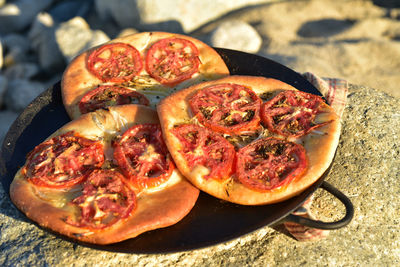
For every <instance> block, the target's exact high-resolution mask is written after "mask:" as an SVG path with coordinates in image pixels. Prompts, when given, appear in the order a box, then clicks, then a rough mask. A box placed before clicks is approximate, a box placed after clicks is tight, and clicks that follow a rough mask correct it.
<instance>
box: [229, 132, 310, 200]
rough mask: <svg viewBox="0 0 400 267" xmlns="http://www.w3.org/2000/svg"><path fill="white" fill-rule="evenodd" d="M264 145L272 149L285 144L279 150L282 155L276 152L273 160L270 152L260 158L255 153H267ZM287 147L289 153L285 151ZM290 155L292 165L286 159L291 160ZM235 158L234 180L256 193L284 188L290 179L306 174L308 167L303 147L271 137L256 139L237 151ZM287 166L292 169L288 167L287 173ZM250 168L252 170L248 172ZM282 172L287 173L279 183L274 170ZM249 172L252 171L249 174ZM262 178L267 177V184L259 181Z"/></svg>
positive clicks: (262, 179)
mask: <svg viewBox="0 0 400 267" xmlns="http://www.w3.org/2000/svg"><path fill="white" fill-rule="evenodd" d="M265 144H266V145H268V144H271V146H270V147H272V148H273V145H278V146H279V145H280V144H282V145H287V147H286V148H285V150H283V151H282V153H283V152H284V154H282V156H281V155H279V153H277V154H278V156H276V157H275V155H274V154H273V153H272V154H271V153H269V152H267V153H265V152H264V153H265V154H264V157H262V156H260V154H259V153H258V152H257V150H260V151H261V150H262V149H265V150H268V146H265V147H264V148H263V145H265ZM287 148H288V149H289V151H287V150H286V149H287ZM289 154H291V155H289ZM292 154H294V158H295V159H296V160H297V161H296V162H291V160H290V158H289V159H288V157H293V155H292ZM286 156H287V157H286ZM236 159H237V160H236V176H237V179H238V181H239V182H240V183H242V184H243V185H244V186H246V187H248V188H250V189H252V190H255V191H259V192H266V191H271V190H277V189H280V188H282V187H284V186H286V185H288V184H289V183H290V182H292V181H293V180H295V179H297V178H299V177H301V176H302V175H303V174H304V173H305V172H306V170H307V166H308V160H307V156H306V150H305V148H304V147H303V146H301V145H299V144H296V143H292V142H289V141H285V140H283V139H279V138H275V137H268V138H263V139H259V140H257V141H255V142H253V143H251V144H249V145H247V146H245V147H242V148H241V149H239V151H238V152H237V157H236ZM268 160H269V162H268ZM254 162H255V163H254ZM246 164H247V165H246ZM285 164H286V165H285ZM289 164H291V165H293V166H292V168H290V166H289V167H288V171H287V169H286V168H285V167H286V166H287V165H289ZM274 165H275V166H274ZM276 165H277V166H276ZM282 165H283V166H282ZM250 166H251V167H252V168H251V169H250ZM269 166H270V167H269ZM282 169H283V170H284V171H283V173H286V172H288V173H287V174H286V176H285V177H284V179H282V180H281V179H280V177H279V176H278V174H277V173H276V171H278V170H280V171H282ZM252 170H254V171H253V172H252ZM265 176H268V181H265V179H264V178H263V177H265ZM271 176H272V177H271ZM276 176H278V177H276Z"/></svg>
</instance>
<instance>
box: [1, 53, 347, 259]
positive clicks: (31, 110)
mask: <svg viewBox="0 0 400 267" xmlns="http://www.w3.org/2000/svg"><path fill="white" fill-rule="evenodd" d="M216 50H217V51H218V53H219V54H220V55H221V56H222V58H223V59H224V61H225V62H226V64H227V65H228V67H229V69H230V71H231V74H238V75H253V76H265V77H271V78H276V79H279V80H282V81H284V82H286V83H288V84H291V85H293V86H295V87H296V88H298V89H300V90H303V91H305V92H309V93H313V94H317V95H320V93H319V91H318V90H317V89H316V88H315V87H314V86H313V85H312V84H310V83H309V82H308V81H307V80H305V79H304V78H303V77H302V76H301V75H300V74H298V73H297V72H294V71H293V70H291V69H289V68H287V67H285V66H283V65H281V64H278V63H276V62H274V61H272V60H269V59H266V58H264V57H260V56H256V55H252V54H247V53H243V52H238V51H234V50H228V49H220V48H216ZM69 120H70V119H69V117H68V115H67V113H66V111H65V109H64V107H63V105H62V100H61V88H60V83H57V84H55V85H54V86H52V87H50V88H49V89H47V90H46V91H44V92H43V93H42V94H41V95H40V96H38V97H37V98H36V99H35V100H34V101H33V102H32V103H31V104H30V105H28V106H27V107H26V109H25V110H24V111H23V112H22V113H21V114H20V116H19V117H18V118H17V119H16V120H15V122H14V123H13V124H12V126H11V127H10V129H9V131H8V133H7V134H6V137H5V139H4V142H3V145H2V147H1V154H0V156H1V157H0V175H1V182H2V184H3V187H4V189H5V191H6V192H7V193H8V194H9V187H10V184H11V182H12V179H13V177H14V175H15V173H16V172H17V170H18V169H19V167H20V166H22V165H23V164H24V162H25V156H26V154H27V153H28V152H29V151H31V150H32V149H33V148H34V147H35V146H36V145H38V144H39V143H41V142H42V141H43V140H44V139H45V138H47V137H48V136H49V135H50V134H52V133H53V132H54V131H56V130H57V129H58V128H60V127H61V126H63V125H64V124H65V123H67V122H68V121H69ZM328 171H329V170H327V171H326V172H325V174H324V175H322V176H321V177H320V178H319V179H318V181H317V182H315V183H314V184H313V185H312V186H310V187H309V188H308V189H306V190H305V191H303V192H302V193H301V194H300V195H298V196H296V197H293V198H291V199H289V200H286V201H284V202H280V203H277V204H273V205H264V206H241V205H236V204H232V203H228V202H225V201H221V200H218V199H216V198H214V197H211V196H209V195H207V194H205V193H201V194H200V196H199V199H198V201H197V203H196V205H195V207H194V208H193V210H192V211H191V212H190V213H189V214H188V215H187V216H186V217H185V218H184V219H183V220H181V221H180V222H179V223H177V224H175V225H173V226H170V227H167V228H164V229H158V230H154V231H150V232H147V233H144V234H142V235H140V236H138V237H136V238H133V239H129V240H126V241H123V242H120V243H116V244H112V245H106V246H97V245H91V244H84V243H80V242H77V241H75V240H71V239H68V238H66V237H63V236H60V237H61V238H64V239H67V240H69V241H71V242H76V243H79V244H82V245H85V246H89V247H92V248H96V249H101V250H107V251H114V252H126V253H167V252H178V251H186V250H192V249H197V248H202V247H206V246H210V245H215V244H218V243H221V242H225V241H229V240H232V239H234V238H238V237H240V236H242V235H245V234H247V233H250V232H252V231H255V230H257V229H259V228H261V227H265V226H272V225H274V224H277V223H280V222H283V221H293V222H297V223H301V224H303V225H306V226H311V227H314V228H320V229H338V228H341V227H343V226H345V225H347V224H348V223H349V222H350V221H351V219H352V217H353V213H354V210H353V206H352V203H351V201H350V200H349V199H348V198H347V197H346V196H345V195H343V194H342V193H341V192H340V191H339V190H337V189H336V188H334V187H333V186H331V185H330V184H328V183H327V182H325V181H324V178H325V176H326V175H327V173H328ZM319 187H321V188H323V189H325V190H327V191H328V192H330V193H331V194H333V195H334V196H335V197H337V198H338V199H339V200H340V201H341V202H342V203H343V204H344V205H345V207H346V214H345V216H344V217H343V218H342V219H341V220H339V221H336V222H329V223H325V222H321V221H314V220H309V219H305V218H303V217H299V216H296V215H293V214H291V213H292V212H293V211H295V210H296V209H297V208H298V207H300V206H301V205H302V203H303V202H304V201H305V200H306V199H307V198H308V197H309V196H311V194H312V193H313V192H314V191H315V190H316V189H317V188H319ZM55 234H56V233H55Z"/></svg>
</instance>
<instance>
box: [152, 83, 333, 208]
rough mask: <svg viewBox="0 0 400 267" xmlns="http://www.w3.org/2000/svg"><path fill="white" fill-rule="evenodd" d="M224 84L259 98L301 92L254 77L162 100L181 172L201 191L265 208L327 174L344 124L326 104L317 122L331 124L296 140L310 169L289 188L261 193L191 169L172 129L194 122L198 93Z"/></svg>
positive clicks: (168, 140)
mask: <svg viewBox="0 0 400 267" xmlns="http://www.w3.org/2000/svg"><path fill="white" fill-rule="evenodd" d="M221 83H236V84H241V85H245V86H248V87H250V88H251V89H252V90H253V91H255V92H256V94H258V95H262V94H265V93H269V92H271V93H272V94H276V93H278V92H281V91H282V90H297V89H295V88H294V87H292V86H290V85H288V84H286V83H283V82H281V81H279V80H275V79H269V78H264V77H254V76H230V77H226V78H222V79H219V80H215V81H209V82H205V83H201V84H197V85H194V86H191V87H189V88H187V89H184V90H182V91H179V92H176V93H175V94H173V95H171V96H169V97H167V98H165V99H164V100H162V101H161V102H160V104H159V106H158V107H157V111H158V114H159V118H160V122H161V127H162V129H163V133H164V139H165V141H166V144H167V147H168V148H169V150H170V153H171V155H172V157H173V158H174V161H175V163H176V165H177V167H178V168H179V170H180V171H181V172H182V174H183V175H184V176H185V177H186V178H187V179H189V180H190V181H191V182H192V183H193V184H194V185H195V186H196V187H197V188H199V189H200V190H202V191H205V192H207V193H209V194H211V195H213V196H215V197H217V198H220V199H224V200H227V201H230V202H234V203H238V204H243V205H263V204H272V203H276V202H280V201H283V200H286V199H288V198H291V197H293V196H295V195H298V194H300V193H301V192H302V191H304V190H305V189H306V188H308V187H309V186H311V185H312V184H313V183H314V182H316V181H317V180H318V179H319V178H320V177H321V176H322V175H323V174H324V172H325V171H326V170H327V168H328V167H329V166H330V164H331V162H332V160H333V157H334V155H335V151H336V147H337V145H338V142H339V136H340V120H339V118H338V116H337V115H336V113H335V112H334V111H333V109H332V108H330V107H329V106H328V105H326V104H325V103H324V104H323V105H324V110H326V111H327V113H322V114H320V115H317V118H316V120H321V121H331V122H330V123H328V124H326V125H324V126H322V127H319V128H317V130H315V131H313V132H311V133H309V134H307V135H306V136H304V137H302V138H299V139H298V140H296V142H300V143H301V144H302V145H303V146H304V147H305V149H306V155H307V158H308V168H307V170H306V172H305V174H304V175H303V176H301V177H299V178H297V179H295V180H293V181H292V182H291V183H289V184H288V185H287V186H283V187H280V188H277V189H273V190H270V191H264V192H261V191H256V190H252V189H250V188H247V187H245V186H244V185H242V184H241V183H240V182H238V181H237V179H236V177H235V175H232V176H231V177H230V178H229V179H228V180H225V181H223V182H220V181H218V180H214V179H204V178H203V177H204V176H205V175H207V174H208V170H207V169H206V167H204V166H199V165H198V166H195V167H194V168H193V169H192V168H190V167H189V166H188V164H187V162H186V160H185V158H184V157H183V155H182V154H181V153H180V152H179V150H180V148H181V147H182V145H181V144H180V142H179V140H178V139H177V138H176V137H175V136H174V135H173V134H172V132H171V129H173V127H174V126H175V125H180V124H185V123H191V122H193V120H192V119H191V118H192V114H190V108H189V105H188V100H189V99H190V97H191V96H192V95H193V94H194V93H195V92H197V91H198V90H199V89H201V88H205V87H207V86H210V85H213V84H221Z"/></svg>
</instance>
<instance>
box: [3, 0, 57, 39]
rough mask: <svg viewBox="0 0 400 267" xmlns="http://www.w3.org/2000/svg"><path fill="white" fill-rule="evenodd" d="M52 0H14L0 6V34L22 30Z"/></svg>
mask: <svg viewBox="0 0 400 267" xmlns="http://www.w3.org/2000/svg"><path fill="white" fill-rule="evenodd" d="M52 2H53V0H35V1H31V0H16V1H12V2H11V3H7V4H5V5H4V6H2V7H1V8H0V34H7V33H12V32H17V31H21V30H24V29H25V28H26V27H28V26H29V25H30V24H31V23H32V21H33V19H34V18H35V16H36V15H37V14H38V13H39V12H40V11H42V10H43V9H45V8H47V7H48V6H50V5H51V3H52Z"/></svg>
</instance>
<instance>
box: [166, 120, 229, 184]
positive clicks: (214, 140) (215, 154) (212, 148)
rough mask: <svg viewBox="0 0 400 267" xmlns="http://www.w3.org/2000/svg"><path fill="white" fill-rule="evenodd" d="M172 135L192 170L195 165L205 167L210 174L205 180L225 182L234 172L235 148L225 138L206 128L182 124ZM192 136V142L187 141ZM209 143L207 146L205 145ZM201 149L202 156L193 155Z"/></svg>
mask: <svg viewBox="0 0 400 267" xmlns="http://www.w3.org/2000/svg"><path fill="white" fill-rule="evenodd" d="M172 133H173V134H174V135H175V136H176V137H177V138H178V140H179V141H180V143H181V144H182V149H181V150H180V151H179V152H180V153H181V154H182V155H183V157H184V158H185V159H186V161H187V164H188V166H189V167H190V168H191V169H193V168H194V167H195V166H196V165H203V166H205V167H207V168H208V169H209V170H210V172H209V174H208V175H206V176H205V177H204V178H205V179H215V180H220V181H223V180H226V179H227V178H229V177H230V176H231V175H232V174H233V172H234V161H235V153H236V152H235V148H234V147H233V145H232V144H231V143H229V142H228V141H227V140H226V139H225V138H223V137H222V136H220V135H219V134H217V133H213V132H212V131H210V130H209V129H207V128H204V127H201V126H198V125H194V124H183V125H180V126H178V127H175V128H174V129H173V130H172ZM192 136H193V139H192V140H189V138H191V137H192ZM207 143H209V144H207ZM199 148H200V149H201V151H202V153H203V155H202V156H197V155H194V153H193V152H194V151H195V150H196V149H199Z"/></svg>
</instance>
